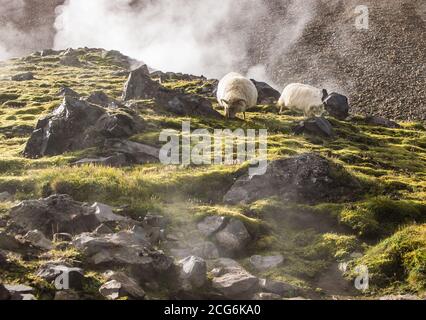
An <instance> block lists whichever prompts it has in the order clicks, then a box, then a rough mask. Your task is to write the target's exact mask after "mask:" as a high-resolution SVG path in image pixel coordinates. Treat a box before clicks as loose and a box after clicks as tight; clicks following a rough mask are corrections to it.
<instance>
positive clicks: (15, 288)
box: [4, 284, 36, 300]
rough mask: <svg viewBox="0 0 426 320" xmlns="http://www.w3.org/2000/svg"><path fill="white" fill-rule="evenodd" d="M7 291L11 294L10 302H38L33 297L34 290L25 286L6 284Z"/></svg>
mask: <svg viewBox="0 0 426 320" xmlns="http://www.w3.org/2000/svg"><path fill="white" fill-rule="evenodd" d="M4 287H5V289H6V290H7V291H8V292H9V294H10V300H36V298H35V297H34V295H33V292H34V288H32V287H30V286H26V285H23V284H5V285H4Z"/></svg>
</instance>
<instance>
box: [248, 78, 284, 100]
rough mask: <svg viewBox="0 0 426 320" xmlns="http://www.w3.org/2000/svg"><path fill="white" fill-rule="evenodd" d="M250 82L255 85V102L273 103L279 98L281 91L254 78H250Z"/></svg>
mask: <svg viewBox="0 0 426 320" xmlns="http://www.w3.org/2000/svg"><path fill="white" fill-rule="evenodd" d="M251 82H253V84H254V85H255V86H256V89H257V92H258V98H257V104H273V103H276V102H277V101H278V100H279V99H280V97H281V93H280V92H279V91H277V90H275V89H274V88H272V87H271V86H270V85H269V84H267V83H265V82H258V81H256V80H254V79H251Z"/></svg>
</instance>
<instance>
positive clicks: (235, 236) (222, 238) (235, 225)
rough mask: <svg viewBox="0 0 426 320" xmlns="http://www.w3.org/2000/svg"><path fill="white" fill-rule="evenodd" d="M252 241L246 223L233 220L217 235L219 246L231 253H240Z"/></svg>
mask: <svg viewBox="0 0 426 320" xmlns="http://www.w3.org/2000/svg"><path fill="white" fill-rule="evenodd" d="M250 239H251V237H250V234H249V233H248V231H247V229H246V227H245V226H244V223H242V222H241V221H240V220H237V219H231V220H230V221H229V222H228V224H227V225H226V227H225V228H224V229H223V230H222V231H219V232H218V233H217V234H216V241H217V243H218V244H219V246H220V247H222V248H223V249H224V250H226V251H228V252H230V253H239V252H240V251H241V250H243V249H244V248H245V247H246V246H247V244H248V243H249V241H250Z"/></svg>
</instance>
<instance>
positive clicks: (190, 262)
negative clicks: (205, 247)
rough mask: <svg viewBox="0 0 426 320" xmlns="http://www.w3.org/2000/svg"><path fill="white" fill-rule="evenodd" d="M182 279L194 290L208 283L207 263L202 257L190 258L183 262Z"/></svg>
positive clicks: (180, 262) (181, 262) (181, 263)
mask: <svg viewBox="0 0 426 320" xmlns="http://www.w3.org/2000/svg"><path fill="white" fill-rule="evenodd" d="M179 264H180V265H181V268H182V269H181V279H182V280H183V281H184V282H188V283H189V284H190V285H191V286H192V287H193V288H197V289H198V288H201V287H203V286H204V284H205V283H206V282H207V265H206V261H204V259H202V258H200V257H196V256H190V257H187V258H185V259H183V260H181V261H179Z"/></svg>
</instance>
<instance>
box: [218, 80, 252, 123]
mask: <svg viewBox="0 0 426 320" xmlns="http://www.w3.org/2000/svg"><path fill="white" fill-rule="evenodd" d="M257 97H258V92H257V89H256V86H255V85H254V84H253V82H251V81H250V80H249V79H247V78H245V77H243V76H242V75H241V74H239V73H236V72H231V73H229V74H227V75H226V76H225V77H223V78H222V80H220V82H219V85H218V88H217V101H218V102H219V105H220V106H222V107H223V108H224V109H225V114H226V117H227V118H230V119H234V118H235V117H236V114H237V113H239V112H242V113H243V114H244V120H245V119H246V110H247V109H249V108H252V107H254V106H256V104H257Z"/></svg>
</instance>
